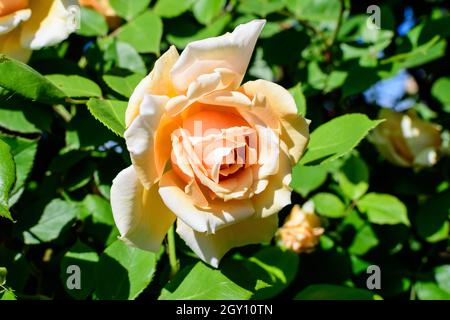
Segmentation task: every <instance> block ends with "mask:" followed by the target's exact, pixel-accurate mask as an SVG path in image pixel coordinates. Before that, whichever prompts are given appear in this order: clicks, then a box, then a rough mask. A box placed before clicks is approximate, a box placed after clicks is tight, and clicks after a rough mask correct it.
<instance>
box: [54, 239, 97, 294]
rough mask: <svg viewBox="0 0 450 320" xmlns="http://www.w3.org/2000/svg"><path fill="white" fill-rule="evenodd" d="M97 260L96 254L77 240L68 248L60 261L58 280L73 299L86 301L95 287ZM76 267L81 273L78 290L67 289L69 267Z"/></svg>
mask: <svg viewBox="0 0 450 320" xmlns="http://www.w3.org/2000/svg"><path fill="white" fill-rule="evenodd" d="M98 260H99V257H98V254H97V252H95V251H94V250H93V249H91V248H90V247H89V246H87V245H85V244H84V243H82V242H80V241H79V240H77V242H76V243H75V244H74V245H73V246H72V247H71V248H69V250H68V251H67V252H66V254H65V255H64V257H63V258H62V260H61V273H60V278H61V281H62V285H63V287H64V289H65V290H66V292H67V293H68V294H69V295H70V296H71V297H72V298H75V299H79V300H82V299H86V298H87V297H88V296H89V295H90V294H91V293H92V291H93V290H94V287H95V266H96V264H97V262H98ZM72 265H75V266H78V267H79V268H80V272H81V279H80V282H81V283H80V287H81V288H80V289H76V288H75V289H69V287H68V286H67V282H68V278H69V277H70V275H71V273H68V272H67V270H68V267H69V266H72Z"/></svg>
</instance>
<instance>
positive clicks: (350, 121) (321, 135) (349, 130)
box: [300, 113, 382, 165]
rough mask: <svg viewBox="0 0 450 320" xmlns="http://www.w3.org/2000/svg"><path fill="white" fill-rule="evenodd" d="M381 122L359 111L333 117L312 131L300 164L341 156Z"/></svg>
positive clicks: (318, 162) (315, 162)
mask: <svg viewBox="0 0 450 320" xmlns="http://www.w3.org/2000/svg"><path fill="white" fill-rule="evenodd" d="M381 122H382V120H370V119H369V118H368V117H367V116H366V115H363V114H359V113H354V114H346V115H343V116H340V117H337V118H334V119H333V120H331V121H329V122H327V123H325V124H323V125H321V126H320V127H318V128H317V129H316V130H314V131H313V133H312V134H311V137H310V141H309V145H308V149H307V150H306V153H305V155H304V156H303V157H302V159H301V160H300V164H302V165H305V164H309V165H313V164H320V163H327V162H330V161H333V160H335V159H337V158H339V157H342V156H343V155H345V154H346V153H348V152H350V151H351V150H352V149H353V148H355V147H356V146H357V145H358V143H359V142H360V141H361V140H362V139H363V138H364V137H365V136H366V135H367V134H368V133H369V131H370V130H372V129H373V128H375V127H376V126H377V125H378V124H379V123H381Z"/></svg>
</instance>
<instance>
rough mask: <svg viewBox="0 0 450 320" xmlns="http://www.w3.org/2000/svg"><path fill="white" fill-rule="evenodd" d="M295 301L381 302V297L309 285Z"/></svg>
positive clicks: (364, 291) (362, 292) (330, 286)
mask: <svg viewBox="0 0 450 320" xmlns="http://www.w3.org/2000/svg"><path fill="white" fill-rule="evenodd" d="M295 299H296V300H381V297H380V296H378V295H376V294H374V293H372V292H370V291H368V290H363V289H359V288H349V287H342V286H337V285H332V284H314V285H310V286H309V287H307V288H306V289H304V290H303V291H301V292H299V293H298V294H297V295H296V296H295Z"/></svg>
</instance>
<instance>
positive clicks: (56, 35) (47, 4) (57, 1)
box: [20, 0, 78, 50]
mask: <svg viewBox="0 0 450 320" xmlns="http://www.w3.org/2000/svg"><path fill="white" fill-rule="evenodd" d="M77 4H78V1H76V0H40V1H30V9H31V12H32V15H31V18H30V19H29V20H28V21H26V22H25V23H23V29H22V34H21V38H20V41H21V43H22V46H24V47H26V48H30V49H33V50H39V49H41V48H43V47H46V46H52V45H55V44H57V43H59V42H61V41H63V40H65V39H67V37H68V36H69V35H70V34H71V33H72V32H73V31H75V30H74V26H73V24H72V23H71V21H72V17H71V15H72V13H71V12H70V11H69V7H70V6H74V5H77Z"/></svg>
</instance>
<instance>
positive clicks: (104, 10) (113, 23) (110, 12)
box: [79, 0, 120, 29]
mask: <svg viewBox="0 0 450 320" xmlns="http://www.w3.org/2000/svg"><path fill="white" fill-rule="evenodd" d="M79 1H80V5H81V6H83V7H89V8H93V9H94V10H95V11H97V12H99V13H100V14H102V15H103V16H104V17H105V18H106V21H107V22H108V25H109V26H110V28H112V29H115V28H117V27H118V26H119V25H120V18H119V17H118V16H117V14H116V12H115V11H114V9H113V8H112V7H111V5H110V3H109V0H79Z"/></svg>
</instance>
